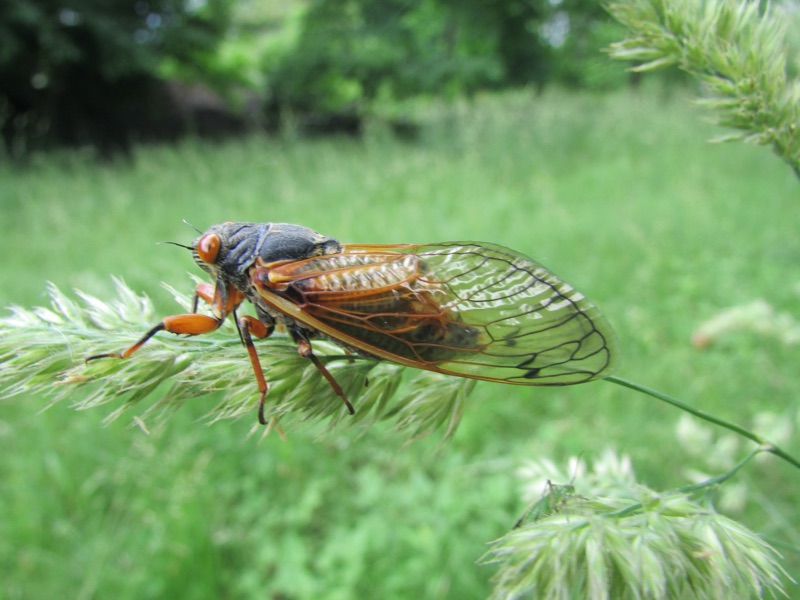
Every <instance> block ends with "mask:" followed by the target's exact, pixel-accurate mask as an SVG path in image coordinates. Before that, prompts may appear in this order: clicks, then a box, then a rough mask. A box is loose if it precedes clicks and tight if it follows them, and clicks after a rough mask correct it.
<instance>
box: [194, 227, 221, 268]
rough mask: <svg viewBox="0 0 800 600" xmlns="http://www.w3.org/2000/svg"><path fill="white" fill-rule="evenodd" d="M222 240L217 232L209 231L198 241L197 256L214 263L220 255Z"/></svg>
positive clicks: (206, 261)
mask: <svg viewBox="0 0 800 600" xmlns="http://www.w3.org/2000/svg"><path fill="white" fill-rule="evenodd" d="M219 246H220V240H219V236H218V235H217V234H216V233H208V234H206V235H204V236H203V237H201V238H200V240H199V241H198V242H197V256H199V257H200V260H202V261H203V262H205V263H209V264H214V263H215V262H216V261H217V256H218V255H219Z"/></svg>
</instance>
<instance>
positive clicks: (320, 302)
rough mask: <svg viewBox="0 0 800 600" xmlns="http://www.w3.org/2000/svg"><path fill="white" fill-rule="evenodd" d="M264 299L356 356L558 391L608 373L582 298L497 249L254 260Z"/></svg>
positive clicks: (606, 351)
mask: <svg viewBox="0 0 800 600" xmlns="http://www.w3.org/2000/svg"><path fill="white" fill-rule="evenodd" d="M256 269H257V270H258V271H259V273H257V274H256V275H257V276H255V277H253V281H255V282H256V284H255V285H256V287H257V289H258V291H259V294H260V296H261V298H262V299H263V300H264V302H265V303H266V304H267V305H269V306H270V307H272V308H273V309H275V310H278V311H279V312H282V313H284V314H286V315H288V316H289V317H291V318H294V319H296V320H298V321H300V322H302V323H303V324H305V325H306V326H308V327H310V328H312V329H315V330H317V331H319V332H320V333H322V334H324V335H326V336H328V337H330V338H333V339H335V340H337V341H339V342H341V343H343V344H345V345H346V346H349V347H352V348H354V349H356V350H359V351H361V352H364V353H367V354H370V355H373V356H376V357H379V358H383V359H386V360H391V361H394V362H398V363H401V364H405V365H410V366H414V367H417V368H422V369H428V370H431V371H437V372H440V373H446V374H450V375H458V376H461V377H471V378H476V379H486V380H491V381H501V382H506V383H514V384H521V385H567V384H573V383H581V382H585V381H590V380H592V379H597V378H600V377H604V376H606V375H608V374H610V369H611V367H612V365H613V364H614V361H615V357H616V353H617V351H616V342H615V336H614V333H613V331H612V330H611V327H610V326H609V325H608V323H607V322H606V321H605V319H604V318H603V317H602V315H601V314H600V313H599V311H598V310H597V308H596V307H595V306H594V305H593V304H592V303H591V302H590V301H589V300H587V299H586V298H585V297H584V296H583V294H581V293H580V292H578V291H577V290H575V289H574V288H573V287H572V286H570V285H569V284H568V283H566V282H564V281H562V280H560V279H559V278H558V277H556V276H555V275H554V274H553V273H551V272H550V271H548V270H547V269H546V268H545V267H543V266H542V265H540V264H538V263H536V262H534V261H532V260H531V259H529V258H527V257H525V256H523V255H521V254H519V253H517V252H514V251H513V250H509V249H507V248H504V247H502V246H497V245H494V244H486V243H477V242H444V243H438V244H427V245H347V246H345V251H344V253H341V254H332V255H325V256H320V257H315V258H311V259H308V260H303V261H295V262H288V263H283V264H278V265H259V266H257V267H256Z"/></svg>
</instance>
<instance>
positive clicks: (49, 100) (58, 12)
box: [0, 0, 230, 155]
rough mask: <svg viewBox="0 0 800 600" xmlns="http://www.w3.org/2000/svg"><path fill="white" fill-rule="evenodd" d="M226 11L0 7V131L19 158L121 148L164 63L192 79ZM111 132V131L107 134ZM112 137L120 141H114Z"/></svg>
mask: <svg viewBox="0 0 800 600" xmlns="http://www.w3.org/2000/svg"><path fill="white" fill-rule="evenodd" d="M229 5H230V2H229V1H228V0H209V1H208V2H203V3H191V2H176V1H174V0H151V1H149V2H132V1H131V0H109V1H105V2H97V1H95V0H76V1H74V2H69V3H65V2H61V1H59V0H31V1H26V2H5V3H3V5H2V7H0V131H2V136H3V138H4V139H3V141H4V142H5V145H6V150H7V152H9V153H10V154H12V155H14V154H22V153H25V152H26V151H28V150H29V149H30V148H29V146H31V145H42V144H44V143H46V142H52V141H55V140H58V141H61V142H66V143H68V144H73V145H81V144H85V143H97V144H99V145H100V146H105V147H106V148H110V147H112V146H115V145H116V146H127V144H128V143H129V141H128V140H127V139H119V138H115V137H114V136H115V135H116V136H120V135H122V133H121V132H120V130H123V131H124V130H125V128H126V127H127V128H129V127H130V126H129V125H128V124H127V122H126V121H128V120H133V119H134V118H138V119H140V120H141V119H143V118H144V115H143V114H142V111H144V110H145V105H148V104H150V103H152V102H153V95H152V94H153V93H154V89H153V88H154V83H155V81H156V80H157V77H158V74H159V69H160V68H161V66H162V63H163V61H167V60H169V61H172V62H173V63H175V64H178V65H180V67H181V69H182V70H184V71H186V72H192V71H194V72H198V71H199V70H200V68H201V64H202V63H203V62H204V61H205V60H207V57H208V56H209V55H210V54H211V53H213V52H214V50H215V48H216V45H217V43H218V42H219V40H220V39H221V36H222V35H223V34H224V32H225V30H226V23H227V21H228V12H229ZM107 130H111V131H107ZM115 130H116V131H115Z"/></svg>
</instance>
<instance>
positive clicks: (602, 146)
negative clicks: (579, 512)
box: [0, 90, 800, 599]
mask: <svg viewBox="0 0 800 600" xmlns="http://www.w3.org/2000/svg"><path fill="white" fill-rule="evenodd" d="M419 110H420V114H421V115H422V117H423V118H424V119H425V122H426V128H425V130H424V133H423V135H422V137H421V138H420V139H419V140H417V141H414V142H402V141H397V140H395V139H393V138H391V137H390V136H388V135H386V134H385V132H383V131H382V130H381V129H380V127H377V126H376V127H375V128H373V129H371V130H370V131H369V133H368V135H367V136H366V137H365V139H363V140H349V139H326V140H317V141H313V140H294V139H284V140H269V139H262V138H254V139H250V140H246V141H241V142H236V143H230V144H225V145H222V146H212V145H205V144H199V143H186V144H183V145H181V146H178V147H165V148H147V149H141V150H140V151H138V152H137V154H136V156H135V160H134V161H132V162H131V163H125V162H120V163H116V164H111V165H96V164H92V163H90V162H88V161H85V160H83V159H81V158H80V157H68V156H58V157H40V158H37V159H36V160H34V161H33V162H32V164H30V165H28V166H26V167H24V168H21V167H19V166H10V165H0V234H1V235H0V252H2V255H3V256H4V257H5V259H4V260H3V261H2V262H0V280H2V281H3V282H4V286H2V288H0V306H7V305H10V304H21V305H26V306H32V305H41V304H45V303H46V302H47V298H46V295H45V285H46V282H47V281H52V282H54V283H56V284H57V285H58V286H60V287H61V288H62V289H65V290H69V289H71V288H80V289H83V290H85V291H87V292H90V293H93V294H95V295H97V296H100V297H108V298H110V297H111V296H112V295H113V285H112V282H111V278H110V276H111V275H112V274H113V275H118V276H121V277H123V278H124V279H125V281H126V282H127V283H128V285H130V286H131V287H132V288H133V289H135V290H141V291H145V292H147V293H148V294H150V295H151V297H152V298H153V299H154V301H155V302H156V305H157V307H158V309H159V310H160V311H163V313H164V314H170V313H173V312H175V311H176V307H175V305H174V303H173V302H172V300H171V298H170V296H169V294H168V293H167V292H165V291H164V290H163V289H161V288H160V282H162V281H165V282H168V283H170V284H171V285H173V286H175V287H185V288H186V290H187V291H188V290H190V289H191V287H192V282H191V280H190V279H189V277H188V276H187V272H196V271H197V269H196V268H195V267H194V265H193V263H192V261H191V260H190V258H189V257H188V256H187V254H186V252H185V251H183V250H181V249H179V248H175V247H173V246H168V245H158V244H157V242H161V241H167V240H170V241H177V242H182V243H188V242H189V241H190V240H191V239H192V237H193V234H194V232H193V231H192V230H191V229H189V228H187V227H186V226H185V225H184V224H183V223H182V222H181V221H182V219H186V220H187V221H189V222H190V223H192V224H194V225H195V226H197V227H199V228H201V229H203V228H205V227H206V226H208V225H209V224H212V223H218V222H222V221H229V220H236V221H245V220H253V221H286V222H291V223H300V224H304V225H307V226H310V227H312V228H315V229H317V230H318V231H321V232H323V233H326V234H329V235H333V236H335V237H337V238H339V239H340V240H342V241H358V242H429V241H441V240H485V241H494V242H498V243H501V244H503V245H506V246H510V247H512V248H515V249H517V250H519V251H521V252H523V253H525V254H527V255H529V256H531V257H533V258H535V259H537V260H539V261H541V262H543V263H544V264H546V265H547V266H549V267H550V268H551V269H552V270H553V271H555V272H556V273H558V274H559V275H560V276H562V277H563V278H564V279H566V280H567V281H569V282H571V283H572V284H574V285H575V286H576V287H578V288H579V289H581V290H582V291H584V292H585V293H586V294H587V295H588V296H590V297H591V298H593V299H594V300H595V301H596V303H597V304H598V305H599V306H600V307H601V309H602V310H603V312H604V313H605V314H606V316H607V318H608V319H609V321H610V322H611V323H612V324H613V326H614V327H615V329H616V331H617V333H618V335H619V338H620V345H621V347H622V349H623V353H624V363H623V364H622V366H621V367H620V370H619V374H620V375H622V376H624V377H627V378H630V379H634V380H636V381H639V382H641V383H644V384H646V385H649V386H651V387H654V388H656V389H659V390H662V391H664V392H667V393H671V394H673V395H675V396H678V397H679V398H681V399H683V400H685V401H687V402H689V403H691V404H693V405H696V406H698V407H702V408H703V409H705V410H707V411H709V412H713V413H715V414H718V415H719V416H721V417H724V418H727V419H731V420H734V421H736V422H741V423H743V424H747V425H749V424H752V423H754V422H758V423H761V424H762V425H761V426H760V427H761V429H760V431H761V432H762V433H763V434H764V435H767V436H770V435H772V436H773V437H778V439H777V440H776V441H780V442H783V443H784V444H785V446H786V449H787V450H789V451H790V452H793V453H794V454H795V455H797V454H799V453H800V443H798V441H797V440H798V439H800V436H797V435H796V432H797V429H798V427H800V422H798V414H799V413H798V408H797V403H798V391H800V371H798V369H797V365H798V364H800V345H794V346H791V345H786V344H783V343H781V342H780V341H779V340H778V339H777V338H776V337H774V336H770V335H768V334H764V333H758V332H757V331H754V330H753V329H748V330H743V331H737V332H731V333H729V334H727V335H724V336H722V337H721V338H720V339H719V340H718V341H717V343H716V344H714V345H712V346H711V347H709V348H707V349H704V350H700V349H698V348H696V347H694V346H692V344H691V343H690V339H691V335H692V332H693V331H695V330H696V328H697V327H698V326H699V325H700V324H701V323H703V322H704V321H706V320H707V319H709V318H712V317H714V316H715V315H717V314H719V313H720V312H721V311H723V310H725V309H728V308H730V307H732V306H738V305H743V304H747V303H750V302H753V301H755V300H757V299H764V300H766V301H767V302H768V303H769V304H770V305H771V306H772V307H773V308H774V309H775V311H776V312H778V313H782V312H786V313H789V314H790V315H793V316H794V317H795V318H800V311H798V305H799V304H800V303H798V295H799V294H800V280H799V279H798V276H797V268H796V267H797V264H798V262H800V235H798V230H799V228H800V206H799V205H798V199H799V198H800V195H799V194H798V182H797V180H796V179H795V178H794V177H793V176H792V174H791V172H790V171H789V169H788V168H786V167H785V166H784V165H783V164H782V163H781V162H780V161H779V160H778V159H776V158H775V157H773V156H771V155H770V154H769V152H768V151H767V150H765V149H759V148H754V147H749V146H745V145H734V144H728V145H719V144H709V143H708V142H707V139H708V138H709V137H711V136H713V135H714V134H716V133H719V132H718V131H717V130H715V129H714V128H713V127H712V126H710V125H708V124H706V123H705V121H704V117H703V114H702V113H701V112H699V111H698V110H695V109H694V108H693V107H692V106H691V104H690V102H689V100H688V99H687V98H686V97H684V96H682V95H680V94H678V95H676V96H665V95H664V94H661V93H658V92H657V91H655V90H653V91H644V92H641V93H639V94H635V93H631V94H628V93H624V94H616V95H608V96H592V95H582V94H568V93H565V92H556V91H552V92H549V93H546V94H544V95H543V96H534V95H530V94H524V93H516V94H509V95H504V96H500V97H493V96H487V97H482V98H477V99H476V100H475V101H474V102H472V103H469V104H459V105H455V106H449V107H420V108H419ZM242 360H243V361H246V357H245V355H244V353H243V355H242ZM211 403H213V399H212V398H200V399H197V400H195V401H193V402H192V403H190V404H189V405H187V406H186V407H184V408H183V409H181V410H180V411H178V412H177V413H176V414H175V415H174V416H172V418H170V419H168V420H167V421H166V422H164V423H161V424H158V423H152V424H151V428H152V429H151V434H150V435H144V434H143V433H142V431H141V430H140V429H138V428H136V427H132V426H131V417H132V416H133V414H136V413H133V412H132V413H126V415H125V416H123V417H122V418H121V419H118V420H117V421H115V422H113V423H111V424H109V425H104V424H103V419H104V417H105V416H106V415H107V414H108V412H110V411H111V410H113V408H114V407H110V408H108V409H107V410H106V409H105V408H102V409H96V410H90V411H85V412H76V411H74V410H72V409H71V408H70V407H69V406H68V405H67V404H66V403H62V404H59V405H57V406H55V407H52V408H51V409H49V410H46V411H44V412H40V411H41V409H42V408H43V407H44V406H45V402H44V401H43V400H42V399H40V398H36V397H16V398H13V399H11V400H7V401H4V402H3V404H2V405H0V406H1V408H0V411H1V412H0V440H2V448H3V452H2V456H0V481H2V484H1V485H2V492H0V514H2V515H3V518H2V519H0V572H2V573H3V574H4V575H3V582H2V583H1V584H0V597H3V598H9V599H16V598H51V597H67V598H109V597H117V598H137V599H142V598H177V597H181V598H264V597H269V598H286V599H304V598H333V599H336V598H341V599H346V598H355V597H359V598H408V597H418V598H459V599H463V598H484V597H486V595H487V594H488V592H489V590H490V588H491V586H490V581H489V580H490V578H491V576H492V574H493V572H494V570H493V568H492V567H487V566H480V565H477V564H476V560H477V559H478V558H479V557H480V556H481V555H482V554H483V552H484V551H485V550H486V544H487V543H488V542H489V541H491V540H493V539H495V538H497V537H499V536H500V535H502V534H503V533H504V532H505V531H506V530H508V528H509V527H510V526H511V524H513V522H514V520H515V519H516V517H517V516H518V514H519V513H520V511H521V510H522V508H523V507H524V505H525V503H526V502H525V500H524V499H522V498H521V497H520V481H519V479H518V478H517V475H516V471H517V469H518V467H519V465H520V464H521V463H522V462H523V461H524V460H526V459H533V458H543V457H549V458H552V459H553V460H555V461H556V462H557V463H559V464H561V465H564V464H565V463H566V460H567V458H568V457H570V456H575V455H578V454H581V455H582V456H583V457H584V459H586V460H588V461H589V462H592V461H593V460H595V459H596V458H598V457H599V456H600V455H601V454H602V452H603V451H604V450H606V449H607V448H613V449H615V450H616V451H618V452H619V453H623V454H628V455H630V456H631V457H632V461H633V466H634V468H635V470H636V472H637V475H638V477H639V479H640V480H641V481H642V482H643V483H646V484H648V485H650V486H653V487H656V488H659V489H668V488H674V487H678V486H680V485H683V484H685V483H686V482H687V481H688V480H687V474H686V469H687V468H693V469H698V470H705V471H707V472H709V473H715V472H719V471H721V470H724V469H722V468H721V467H720V464H722V463H725V460H726V459H727V460H729V461H730V462H729V465H728V466H730V464H733V462H735V461H736V460H738V459H739V458H741V457H742V456H743V454H744V453H745V446H744V444H740V445H739V446H738V447H736V448H731V447H729V446H725V445H724V443H725V441H724V439H723V440H722V442H721V444H722V445H720V446H718V448H717V449H718V451H719V453H720V454H721V455H723V458H722V460H721V463H714V462H713V461H712V460H711V457H709V456H698V454H697V452H696V448H692V447H691V445H688V444H686V443H681V442H679V441H678V437H677V434H676V423H677V422H678V419H679V417H680V413H679V412H678V411H676V410H675V409H671V408H669V407H667V406H665V405H662V404H659V403H656V402H655V401H653V400H651V399H648V398H647V397H644V396H641V395H639V394H636V393H634V392H632V391H627V390H624V389H622V388H619V387H617V386H614V385H611V384H609V383H606V382H598V383H593V384H590V385H585V386H575V387H570V388H563V389H535V388H529V389H521V388H516V387H511V386H508V387H507V386H502V385H497V384H488V383H481V384H479V385H478V386H477V388H476V390H475V392H474V393H473V394H472V396H471V397H470V400H469V405H468V406H467V409H466V412H465V416H464V419H463V422H462V424H461V427H460V429H459V430H458V432H457V434H456V435H455V438H454V439H453V440H452V441H451V442H448V443H447V444H444V445H440V444H439V440H438V439H432V438H428V439H423V440H420V441H417V442H414V443H413V444H410V445H407V444H406V443H405V440H404V439H402V438H400V437H398V436H395V435H392V433H391V431H390V430H389V429H388V428H387V427H376V428H375V429H374V430H372V431H370V432H368V433H367V434H365V435H362V436H360V437H356V436H353V435H352V432H350V433H349V432H348V431H347V430H346V429H343V430H342V431H340V432H333V433H330V434H327V435H326V436H324V437H322V438H320V437H319V430H318V428H309V429H308V430H303V428H299V429H296V430H294V431H292V432H291V434H290V436H289V438H288V439H287V440H286V441H281V440H280V439H279V438H278V436H271V437H269V438H267V439H266V440H264V441H259V440H257V439H255V438H249V437H247V432H248V431H249V429H250V427H251V425H252V421H251V420H249V419H242V420H239V421H231V422H223V423H217V424H215V425H213V426H211V427H207V426H205V425H204V423H203V422H202V420H200V417H201V416H202V415H204V414H205V412H206V410H207V408H208V407H209V406H210V404H211ZM137 410H138V408H137ZM144 410H145V407H141V411H144ZM765 415H766V416H765ZM769 415H773V418H772V422H773V423H775V424H777V425H780V426H782V427H783V428H784V435H785V436H786V437H787V439H782V438H780V432H779V431H777V430H770V431H764V430H763V428H764V427H766V425H765V423H767V421H769V420H770V417H769ZM254 420H255V413H253V421H254ZM787 428H788V429H787ZM778 429H780V428H778ZM714 435H715V436H719V437H720V438H724V437H726V436H722V434H721V433H720V432H719V431H718V430H717V431H714ZM434 438H435V436H434ZM737 482H738V483H744V486H743V490H744V493H745V501H744V502H743V504H742V506H741V508H740V509H738V510H736V511H735V512H733V513H731V516H733V517H734V518H736V519H738V520H741V521H742V522H744V523H745V524H746V525H748V526H750V527H751V528H753V529H755V530H756V531H759V532H761V533H763V534H764V535H766V536H768V538H769V539H770V540H774V541H776V542H783V543H786V544H789V546H790V547H788V548H783V549H782V550H783V553H784V556H785V558H786V567H787V569H788V570H789V571H790V573H792V574H793V575H794V576H795V578H797V577H798V576H799V575H800V557H799V556H798V554H797V550H796V549H797V548H800V532H799V530H798V526H800V512H799V511H798V510H797V507H798V505H800V473H798V472H797V471H796V470H793V469H791V468H790V467H789V466H787V465H786V464H784V463H781V462H779V461H778V460H776V459H774V458H771V457H768V458H766V459H765V460H763V461H758V462H757V463H755V464H751V465H750V466H749V467H748V468H747V469H746V472H745V473H743V474H742V475H740V476H738V477H737ZM792 548H794V549H792ZM789 591H790V593H791V594H792V595H794V596H798V595H799V593H798V590H797V588H794V587H790V588H789Z"/></svg>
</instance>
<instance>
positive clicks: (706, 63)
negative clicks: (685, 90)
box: [608, 0, 800, 177]
mask: <svg viewBox="0 0 800 600" xmlns="http://www.w3.org/2000/svg"><path fill="white" fill-rule="evenodd" d="M608 10H609V12H610V13H611V14H612V15H613V16H614V17H615V18H616V19H617V20H618V21H619V22H620V23H622V24H623V25H625V27H626V28H627V29H628V37H627V39H625V40H623V41H621V42H619V43H617V44H614V45H613V47H612V56H614V57H615V58H619V59H623V60H629V61H634V62H635V63H637V65H636V66H635V67H634V69H635V70H636V71H652V70H654V69H657V68H661V67H665V66H670V65H677V66H678V67H680V68H681V69H683V70H684V71H686V72H687V73H689V74H691V75H692V76H694V77H696V78H697V79H699V80H700V81H701V82H702V83H703V84H704V86H705V87H706V89H707V90H708V92H709V97H708V98H706V99H704V101H703V104H705V105H706V106H708V107H709V108H710V109H712V110H714V111H715V112H716V113H717V115H718V121H719V123H720V124H721V125H723V126H725V127H730V128H733V129H738V130H739V132H738V133H733V134H730V135H728V136H725V137H724V138H722V139H726V140H739V139H744V140H747V141H750V142H753V143H756V144H762V145H766V146H771V147H772V149H773V150H774V151H775V153H776V154H777V155H778V156H780V157H782V158H783V159H784V160H785V161H786V162H787V163H788V164H789V165H790V166H791V167H792V169H793V170H794V172H795V174H797V176H798V177H800V81H798V80H796V79H791V78H790V76H789V74H788V72H787V65H788V64H790V63H791V58H790V57H789V56H788V54H787V52H788V47H787V44H786V42H785V34H784V32H785V27H786V20H785V19H784V18H782V16H781V14H780V8H772V7H771V6H770V7H769V8H767V9H766V10H765V11H763V12H762V10H761V3H759V2H753V1H748V2H741V1H739V0H704V1H703V2H697V1H696V0H625V1H620V2H611V3H609V5H608Z"/></svg>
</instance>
